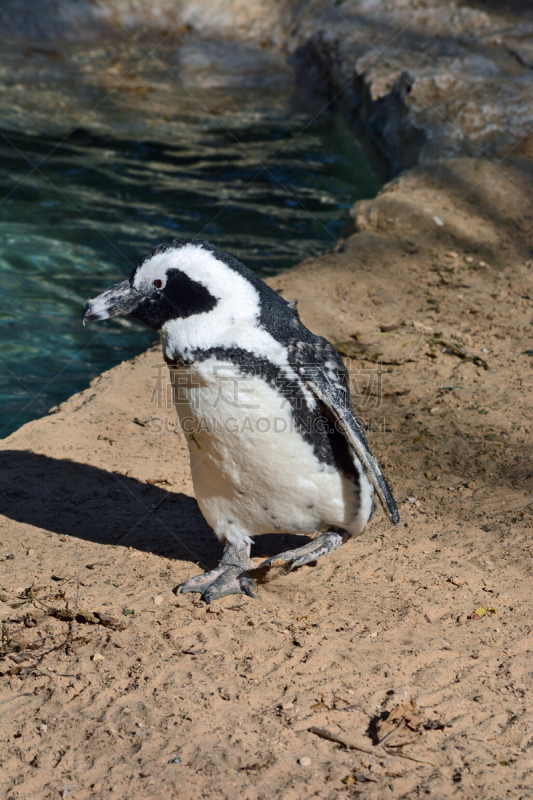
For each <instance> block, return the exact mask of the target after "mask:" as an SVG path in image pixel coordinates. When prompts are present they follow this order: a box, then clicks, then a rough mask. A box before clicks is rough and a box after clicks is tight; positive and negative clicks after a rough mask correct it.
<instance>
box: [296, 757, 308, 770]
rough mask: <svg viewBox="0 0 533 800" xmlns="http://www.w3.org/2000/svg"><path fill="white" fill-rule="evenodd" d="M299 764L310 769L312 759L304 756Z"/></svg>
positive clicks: (299, 760)
mask: <svg viewBox="0 0 533 800" xmlns="http://www.w3.org/2000/svg"><path fill="white" fill-rule="evenodd" d="M298 762H299V764H301V765H302V767H310V766H311V759H310V758H308V757H307V756H303V758H299V759H298Z"/></svg>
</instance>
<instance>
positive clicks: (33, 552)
mask: <svg viewBox="0 0 533 800" xmlns="http://www.w3.org/2000/svg"><path fill="white" fill-rule="evenodd" d="M27 555H29V556H34V555H35V550H34V549H33V547H30V549H29V550H28V552H27Z"/></svg>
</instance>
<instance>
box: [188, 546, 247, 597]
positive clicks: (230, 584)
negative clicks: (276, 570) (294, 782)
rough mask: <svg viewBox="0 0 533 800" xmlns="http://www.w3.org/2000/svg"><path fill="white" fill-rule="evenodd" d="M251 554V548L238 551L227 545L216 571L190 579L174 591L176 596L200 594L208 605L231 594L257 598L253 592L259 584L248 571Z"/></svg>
mask: <svg viewBox="0 0 533 800" xmlns="http://www.w3.org/2000/svg"><path fill="white" fill-rule="evenodd" d="M249 554H250V547H249V546H248V547H244V548H241V550H238V549H237V548H236V547H235V546H234V545H230V544H226V546H225V548H224V553H223V555H222V558H221V560H220V564H219V565H218V566H217V567H215V569H212V570H210V571H209V572H204V573H203V574H202V575H196V576H195V577H194V578H189V580H187V581H184V582H183V583H180V585H179V586H177V587H176V589H175V590H174V591H175V592H176V594H186V593H187V592H198V593H199V594H201V595H202V600H204V601H205V602H206V603H212V602H213V600H219V599H220V598H221V597H226V596H227V595H229V594H246V595H248V597H255V594H254V593H253V590H254V589H256V588H257V584H256V582H255V581H254V580H253V578H251V577H250V576H249V575H248V573H247V571H246V568H247V567H248V565H249V563H250V562H249Z"/></svg>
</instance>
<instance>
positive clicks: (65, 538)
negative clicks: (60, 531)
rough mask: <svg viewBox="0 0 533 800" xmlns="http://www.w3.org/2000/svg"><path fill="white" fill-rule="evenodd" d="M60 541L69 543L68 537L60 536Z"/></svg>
mask: <svg viewBox="0 0 533 800" xmlns="http://www.w3.org/2000/svg"><path fill="white" fill-rule="evenodd" d="M59 541H60V542H66V541H67V537H66V536H60V537H59Z"/></svg>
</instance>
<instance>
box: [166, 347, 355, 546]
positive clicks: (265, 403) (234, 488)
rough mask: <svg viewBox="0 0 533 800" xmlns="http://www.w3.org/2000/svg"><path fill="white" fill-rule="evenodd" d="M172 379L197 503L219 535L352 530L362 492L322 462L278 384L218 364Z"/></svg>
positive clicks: (174, 370)
mask: <svg viewBox="0 0 533 800" xmlns="http://www.w3.org/2000/svg"><path fill="white" fill-rule="evenodd" d="M171 377H172V384H173V389H174V402H175V405H176V409H177V411H178V414H179V418H180V423H181V427H182V429H183V431H184V433H185V436H186V438H187V442H188V445H189V451H190V457H191V472H192V478H193V484H194V490H195V494H196V498H197V500H198V504H199V506H200V509H201V511H202V513H203V514H204V516H205V517H206V519H207V521H208V522H209V524H210V525H211V526H212V527H213V529H214V530H215V533H216V534H217V535H218V536H219V538H221V539H226V540H227V541H230V542H232V543H235V544H239V543H241V542H246V541H250V540H251V537H252V536H253V535H254V534H259V533H267V532H272V531H276V530H280V531H284V532H297V531H301V532H307V531H316V530H319V529H320V528H322V527H324V526H325V525H339V526H341V527H345V528H346V527H347V528H350V527H353V522H354V519H355V517H356V516H357V513H358V510H359V505H360V503H359V491H358V488H359V487H357V486H356V485H355V484H354V483H353V482H352V481H351V480H348V479H347V478H346V477H345V476H343V475H342V474H341V473H340V472H339V471H338V470H337V469H336V468H335V467H332V466H326V465H325V464H324V463H322V462H321V461H320V460H319V458H318V457H317V456H316V454H315V452H314V449H313V445H312V443H311V441H309V438H304V437H303V436H302V434H301V431H300V430H298V428H297V425H296V421H295V417H294V415H293V413H292V407H291V405H290V403H289V401H288V400H287V398H286V397H284V396H283V394H282V393H280V392H279V391H278V390H277V388H276V387H275V386H271V385H269V383H268V382H267V381H266V380H265V379H264V378H262V377H260V376H258V375H254V376H248V375H244V374H242V372H241V371H240V369H239V366H238V365H235V364H234V363H232V362H222V361H218V360H214V359H209V360H206V361H204V362H201V363H197V364H194V365H193V366H191V367H171ZM365 521H366V520H365Z"/></svg>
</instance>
